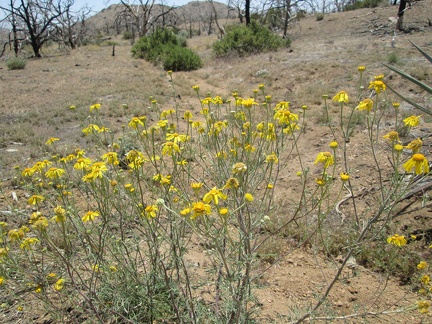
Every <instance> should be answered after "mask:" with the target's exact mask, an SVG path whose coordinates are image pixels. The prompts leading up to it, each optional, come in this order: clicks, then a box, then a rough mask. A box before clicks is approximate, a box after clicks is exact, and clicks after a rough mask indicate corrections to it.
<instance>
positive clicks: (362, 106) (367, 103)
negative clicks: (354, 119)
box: [356, 98, 373, 111]
mask: <svg viewBox="0 0 432 324" xmlns="http://www.w3.org/2000/svg"><path fill="white" fill-rule="evenodd" d="M356 109H358V110H366V111H371V110H372V109H373V101H372V99H369V98H366V99H365V100H363V101H360V103H359V104H358V106H357V107H356Z"/></svg>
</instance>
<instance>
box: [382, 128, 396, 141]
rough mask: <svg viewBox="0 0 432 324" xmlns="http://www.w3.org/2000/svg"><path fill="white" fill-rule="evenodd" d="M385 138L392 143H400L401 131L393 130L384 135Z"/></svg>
mask: <svg viewBox="0 0 432 324" xmlns="http://www.w3.org/2000/svg"><path fill="white" fill-rule="evenodd" d="M383 138H385V139H388V140H389V142H390V143H399V142H400V140H399V133H398V132H396V131H391V132H389V133H387V134H385V135H384V136H383Z"/></svg>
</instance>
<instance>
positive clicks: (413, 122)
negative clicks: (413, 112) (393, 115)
mask: <svg viewBox="0 0 432 324" xmlns="http://www.w3.org/2000/svg"><path fill="white" fill-rule="evenodd" d="M421 116H422V115H420V116H409V117H407V118H405V119H404V120H403V122H404V124H405V126H409V127H415V126H417V125H418V124H419V123H420V117H421Z"/></svg>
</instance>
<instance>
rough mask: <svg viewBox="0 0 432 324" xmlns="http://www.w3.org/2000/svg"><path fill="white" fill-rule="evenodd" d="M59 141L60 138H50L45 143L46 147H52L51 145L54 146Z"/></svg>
mask: <svg viewBox="0 0 432 324" xmlns="http://www.w3.org/2000/svg"><path fill="white" fill-rule="evenodd" d="M58 140H60V138H57V137H50V138H49V139H48V140H47V141H46V142H45V144H46V145H51V144H53V143H54V142H56V141H58Z"/></svg>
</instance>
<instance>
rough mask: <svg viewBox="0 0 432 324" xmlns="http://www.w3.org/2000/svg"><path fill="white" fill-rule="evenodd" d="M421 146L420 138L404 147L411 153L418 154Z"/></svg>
mask: <svg viewBox="0 0 432 324" xmlns="http://www.w3.org/2000/svg"><path fill="white" fill-rule="evenodd" d="M422 145H423V142H422V140H421V139H420V138H417V139H415V140H413V141H411V142H410V143H409V144H408V145H407V146H405V148H407V149H410V150H411V151H412V152H413V153H418V151H420V149H421V147H422Z"/></svg>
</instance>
